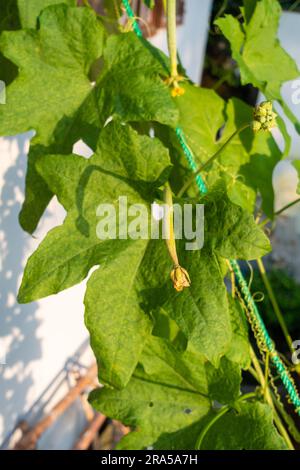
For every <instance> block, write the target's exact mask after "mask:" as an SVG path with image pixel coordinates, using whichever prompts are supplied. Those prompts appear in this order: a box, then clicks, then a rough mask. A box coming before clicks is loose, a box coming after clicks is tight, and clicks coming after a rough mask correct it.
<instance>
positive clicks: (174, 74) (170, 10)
mask: <svg viewBox="0 0 300 470" xmlns="http://www.w3.org/2000/svg"><path fill="white" fill-rule="evenodd" d="M166 13H167V39H168V49H169V55H170V63H171V70H170V77H169V78H168V79H167V80H166V83H167V84H168V85H170V86H172V96H173V97H176V96H181V95H183V94H184V89H183V88H181V87H180V86H179V85H178V82H180V81H182V80H183V77H182V76H180V75H178V70H177V38H176V0H167V1H166Z"/></svg>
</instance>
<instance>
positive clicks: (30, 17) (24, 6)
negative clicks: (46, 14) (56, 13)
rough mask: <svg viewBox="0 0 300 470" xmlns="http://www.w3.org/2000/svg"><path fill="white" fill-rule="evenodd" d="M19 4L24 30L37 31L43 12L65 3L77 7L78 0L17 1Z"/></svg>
mask: <svg viewBox="0 0 300 470" xmlns="http://www.w3.org/2000/svg"><path fill="white" fill-rule="evenodd" d="M17 2H18V7H19V14H20V20H21V24H22V28H23V29H28V28H33V29H35V27H36V22H37V19H38V17H39V15H40V13H41V11H42V10H44V9H45V8H47V7H49V6H50V5H57V4H60V3H65V4H66V5H69V6H71V7H74V6H76V0H30V1H28V0H17Z"/></svg>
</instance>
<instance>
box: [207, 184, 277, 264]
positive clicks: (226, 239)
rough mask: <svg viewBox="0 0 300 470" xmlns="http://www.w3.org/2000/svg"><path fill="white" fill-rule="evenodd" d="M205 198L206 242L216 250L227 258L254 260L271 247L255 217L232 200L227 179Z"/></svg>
mask: <svg viewBox="0 0 300 470" xmlns="http://www.w3.org/2000/svg"><path fill="white" fill-rule="evenodd" d="M201 202H203V203H204V204H205V222H206V232H205V239H206V241H207V243H206V246H210V247H211V249H212V250H213V251H214V252H216V253H217V254H219V255H221V256H223V257H224V258H233V259H248V260H251V259H257V258H260V257H262V256H264V255H265V254H267V253H268V252H269V251H270V250H271V245H270V241H269V239H268V237H267V236H266V235H265V234H264V232H263V230H262V229H261V228H260V227H258V225H257V224H256V223H255V221H254V217H253V216H252V215H251V214H249V213H248V212H247V211H245V210H244V209H242V208H241V207H240V206H237V205H236V204H233V203H232V202H231V201H230V200H229V198H228V196H227V194H226V190H225V189H224V184H223V182H221V183H216V185H215V186H214V187H213V188H212V189H211V192H210V193H209V194H208V195H207V196H205V197H204V198H203V199H202V200H201Z"/></svg>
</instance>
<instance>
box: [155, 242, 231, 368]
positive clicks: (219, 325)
mask: <svg viewBox="0 0 300 470" xmlns="http://www.w3.org/2000/svg"><path fill="white" fill-rule="evenodd" d="M180 262H181V264H182V266H183V267H184V268H186V269H187V270H188V272H189V275H190V278H191V286H190V287H189V289H185V290H184V291H183V292H180V293H175V292H174V289H173V287H172V286H171V285H170V283H168V284H167V286H166V289H165V293H164V295H163V296H162V299H161V300H162V305H161V308H162V309H163V310H164V311H165V312H167V314H168V315H169V316H170V317H171V318H173V319H174V320H175V322H176V323H177V324H178V326H179V328H180V329H181V331H182V332H183V333H184V335H185V336H186V337H187V339H188V341H189V348H190V349H191V350H195V351H198V352H200V353H202V354H203V355H205V357H206V358H207V359H209V360H210V361H211V362H212V363H213V364H215V365H217V364H218V362H219V360H220V357H221V356H222V355H223V354H225V353H226V351H227V350H228V348H229V344H230V341H231V335H232V331H231V325H230V318H229V311H228V303H227V297H226V288H225V285H224V283H223V277H222V273H221V269H220V267H219V264H218V260H217V257H216V255H215V254H213V253H212V252H211V251H210V250H205V249H202V250H201V251H193V252H185V253H184V252H182V253H181V256H180Z"/></svg>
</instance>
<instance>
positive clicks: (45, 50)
mask: <svg viewBox="0 0 300 470" xmlns="http://www.w3.org/2000/svg"><path fill="white" fill-rule="evenodd" d="M103 40H104V29H103V27H102V26H101V24H100V23H99V22H98V21H97V17H96V15H95V13H93V11H92V10H91V9H87V8H70V7H67V6H66V5H54V6H52V7H49V8H47V9H46V10H44V11H43V13H42V14H41V16H40V29H39V30H37V31H34V30H21V31H16V32H5V33H2V35H1V39H0V48H1V51H2V52H3V53H4V54H5V56H6V57H7V58H9V59H10V60H12V61H13V62H14V63H15V64H16V65H17V66H18V67H19V75H18V77H17V79H16V80H15V81H14V82H13V83H12V84H11V85H10V86H9V87H8V88H7V100H6V105H5V106H1V108H0V134H1V135H14V134H18V133H22V132H25V131H28V130H31V129H34V130H35V131H36V136H35V137H34V139H33V140H32V144H31V145H32V147H31V151H30V154H29V166H28V173H27V177H26V200H25V203H24V206H23V210H22V212H21V216H20V221H21V224H22V226H23V228H25V230H27V231H29V232H32V231H33V230H34V229H35V227H36V225H37V223H38V221H39V218H40V216H41V215H42V213H43V211H44V209H45V207H46V206H47V204H48V202H49V199H50V198H51V193H50V192H49V190H48V189H47V186H46V185H45V183H44V182H43V180H42V179H41V177H40V176H39V175H38V173H37V172H36V169H35V161H36V158H37V156H38V155H41V154H45V153H54V152H57V153H58V152H60V153H70V152H71V151H72V145H73V143H74V142H76V140H78V137H79V135H80V130H79V129H78V127H77V128H76V125H77V124H76V116H77V114H78V110H79V108H80V106H81V105H82V104H83V103H84V101H85V99H86V98H87V96H88V95H89V94H90V93H91V91H92V89H93V87H92V84H91V83H90V81H89V78H88V75H89V71H90V68H91V66H92V64H93V63H94V61H95V60H96V59H97V58H98V57H99V56H100V55H101V54H102V49H103Z"/></svg>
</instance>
